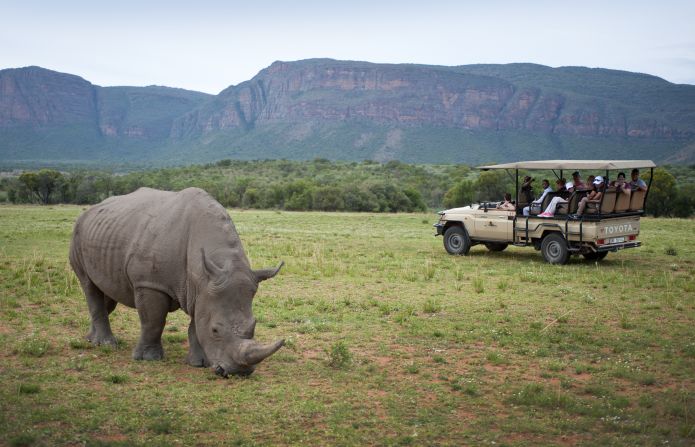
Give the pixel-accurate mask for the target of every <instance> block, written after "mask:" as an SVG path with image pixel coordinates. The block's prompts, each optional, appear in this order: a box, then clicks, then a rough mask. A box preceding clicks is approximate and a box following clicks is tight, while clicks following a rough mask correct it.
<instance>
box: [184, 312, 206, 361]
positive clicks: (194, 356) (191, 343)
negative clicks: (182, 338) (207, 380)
mask: <svg viewBox="0 0 695 447" xmlns="http://www.w3.org/2000/svg"><path fill="white" fill-rule="evenodd" d="M186 362H188V364H189V365H191V366H202V367H205V368H207V367H208V366H210V362H208V359H207V357H205V352H204V351H203V347H202V346H200V343H199V342H198V337H197V336H196V333H195V323H194V322H193V319H192V318H191V324H189V325H188V356H187V357H186Z"/></svg>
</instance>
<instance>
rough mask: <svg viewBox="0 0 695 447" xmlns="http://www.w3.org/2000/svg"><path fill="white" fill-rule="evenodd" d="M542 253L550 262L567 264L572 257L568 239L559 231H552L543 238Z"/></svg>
mask: <svg viewBox="0 0 695 447" xmlns="http://www.w3.org/2000/svg"><path fill="white" fill-rule="evenodd" d="M541 253H543V258H544V259H545V260H546V261H547V262H549V263H550V264H566V263H567V260H568V259H569V257H570V252H569V250H568V249H567V241H566V240H565V238H564V237H562V235H561V234H559V233H550V234H549V235H547V236H546V237H544V238H543V242H542V243H541Z"/></svg>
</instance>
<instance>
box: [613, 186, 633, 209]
mask: <svg viewBox="0 0 695 447" xmlns="http://www.w3.org/2000/svg"><path fill="white" fill-rule="evenodd" d="M631 195H632V194H630V193H629V192H625V191H622V190H621V191H617V192H616V198H615V208H614V209H613V212H614V213H624V212H625V211H627V210H628V208H630V196H631Z"/></svg>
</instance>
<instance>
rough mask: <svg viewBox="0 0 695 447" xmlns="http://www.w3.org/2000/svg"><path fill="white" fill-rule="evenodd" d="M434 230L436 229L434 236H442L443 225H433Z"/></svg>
mask: <svg viewBox="0 0 695 447" xmlns="http://www.w3.org/2000/svg"><path fill="white" fill-rule="evenodd" d="M433 227H434V228H436V229H437V234H435V236H441V235H442V234H444V224H443V223H441V222H437V223H436V224H434V225H433Z"/></svg>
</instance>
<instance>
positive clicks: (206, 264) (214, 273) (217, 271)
mask: <svg viewBox="0 0 695 447" xmlns="http://www.w3.org/2000/svg"><path fill="white" fill-rule="evenodd" d="M200 255H201V257H202V258H203V268H204V269H205V273H207V274H208V276H209V277H210V278H213V279H214V280H216V281H224V280H225V279H226V277H227V276H228V273H227V272H228V270H229V265H230V264H231V263H230V262H227V263H226V264H225V266H224V267H223V268H219V267H218V266H216V265H215V263H214V262H212V260H211V259H210V260H209V259H207V258H206V257H205V249H204V248H203V247H200Z"/></svg>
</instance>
